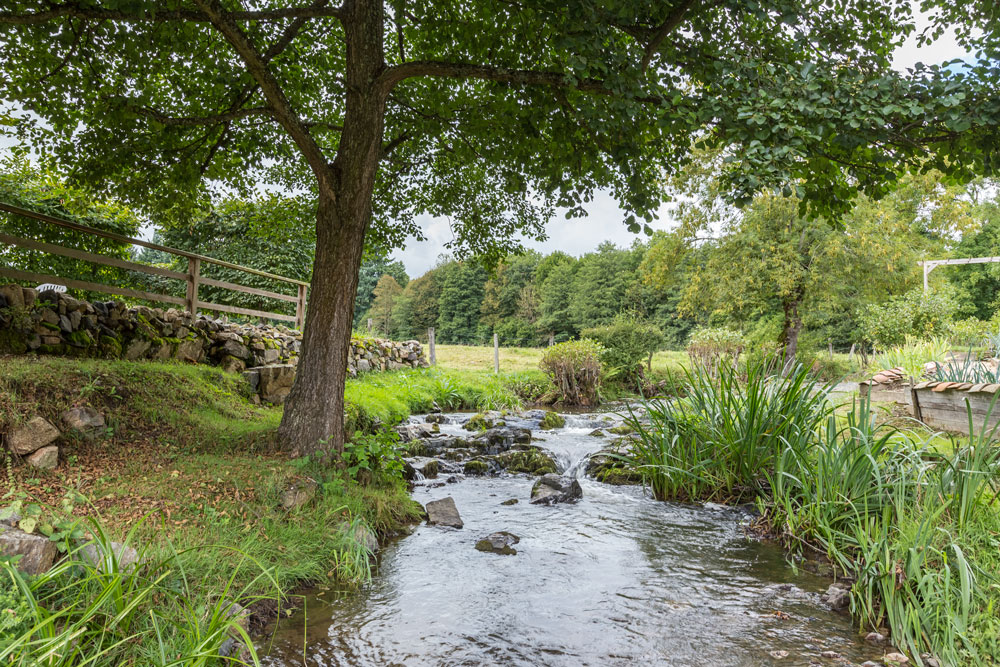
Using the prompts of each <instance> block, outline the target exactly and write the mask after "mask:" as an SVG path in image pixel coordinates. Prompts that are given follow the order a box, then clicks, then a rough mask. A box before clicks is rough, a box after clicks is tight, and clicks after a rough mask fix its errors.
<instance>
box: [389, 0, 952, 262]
mask: <svg viewBox="0 0 1000 667" xmlns="http://www.w3.org/2000/svg"><path fill="white" fill-rule="evenodd" d="M914 4H916V3H914ZM926 25H927V21H926V20H919V19H918V21H917V28H918V30H917V32H919V30H920V29H921V28H923V27H924V26H926ZM966 56H968V54H967V53H966V51H965V50H964V49H963V48H962V47H961V46H959V44H958V43H957V42H956V40H955V37H954V35H953V34H944V35H942V36H941V38H940V39H938V40H937V41H936V42H934V43H933V44H931V45H927V46H924V47H922V48H921V47H918V46H917V38H916V33H915V34H914V35H911V36H910V38H909V39H908V40H907V41H906V43H904V44H903V45H902V46H901V47H900V48H899V49H898V50H897V52H896V54H895V58H894V62H893V64H894V66H895V67H896V69H899V70H904V69H906V68H908V67H912V66H913V65H914V64H916V63H918V62H923V63H925V64H933V63H941V62H945V61H948V60H952V59H955V58H964V57H966ZM587 213H588V215H587V217H585V218H574V219H572V220H567V219H566V218H565V211H557V212H556V215H555V216H554V218H553V220H552V221H551V222H550V223H549V224H548V225H547V227H546V231H547V233H548V238H547V239H546V240H544V241H534V240H527V241H524V242H523V243H524V246H525V247H526V248H533V249H535V250H538V251H540V252H541V253H543V254H548V253H550V252H553V251H555V250H561V251H563V252H565V253H568V254H570V255H574V256H579V255H582V254H584V253H587V252H590V251H592V250H594V249H596V248H597V246H598V245H600V244H601V243H603V242H604V241H611V242H613V243H614V244H616V245H618V246H620V247H628V246H629V245H631V244H632V242H633V241H634V240H636V239H645V238H646V236H645V235H644V234H641V233H640V234H632V233H630V232H629V231H628V230H627V229H626V228H625V225H624V223H623V221H624V219H625V215H626V214H625V213H624V212H623V211H622V209H620V208H619V207H618V204H617V202H615V200H614V198H613V197H612V196H611V195H610V194H609V193H607V192H599V193H597V195H596V196H595V197H594V200H593V201H592V202H590V204H589V205H588V206H587ZM417 222H418V223H419V224H420V227H421V229H422V230H423V232H424V236H426V237H427V240H425V241H416V240H415V239H413V238H412V237H411V238H410V239H408V240H407V244H406V247H405V248H404V249H402V250H397V251H396V252H394V253H393V254H392V258H393V259H398V260H400V261H402V262H403V264H404V265H405V266H406V272H407V273H408V274H409V275H410V276H411V277H416V276H419V275H421V274H423V273H424V272H426V271H427V270H428V269H430V268H431V267H432V266H433V265H434V264H435V263H436V262H437V258H438V256H439V255H440V254H442V253H445V252H447V248H446V247H445V244H446V243H447V242H448V241H450V240H452V239H453V238H454V235H453V234H452V231H451V226H450V224H449V222H448V220H447V219H445V218H432V217H430V216H422V217H419V218H417ZM673 224H674V223H673V220H672V218H671V216H670V210H669V206H664V207H663V208H661V209H660V212H659V219H658V220H656V221H654V222H653V223H652V224H651V225H650V226H651V227H652V228H653V229H657V230H666V229H669V228H671V226H672V225H673Z"/></svg>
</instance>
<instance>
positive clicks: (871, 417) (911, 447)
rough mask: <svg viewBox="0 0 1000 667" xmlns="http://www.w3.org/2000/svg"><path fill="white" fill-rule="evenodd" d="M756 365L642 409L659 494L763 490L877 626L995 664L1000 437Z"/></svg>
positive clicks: (927, 646)
mask: <svg viewBox="0 0 1000 667" xmlns="http://www.w3.org/2000/svg"><path fill="white" fill-rule="evenodd" d="M745 374H746V377H745V378H741V377H737V376H736V374H735V373H732V372H726V371H724V372H723V373H722V374H721V375H722V377H720V378H709V377H707V376H706V375H704V374H701V373H695V374H693V375H692V376H690V377H689V378H688V380H689V386H688V388H687V396H686V397H685V398H684V399H682V400H679V401H675V402H661V401H655V402H652V403H649V404H647V405H646V406H645V414H644V418H643V419H641V420H640V419H636V420H632V421H631V425H632V426H633V427H634V429H635V430H636V432H637V435H636V442H635V444H634V445H633V457H632V464H633V465H634V466H635V467H636V469H638V470H639V471H641V472H642V473H643V475H644V477H645V480H646V482H647V483H648V484H649V485H650V487H651V488H652V490H653V492H654V494H655V495H656V497H658V498H660V499H661V500H675V499H676V500H693V501H715V502H722V503H745V502H754V503H756V505H757V507H758V509H759V510H760V512H761V513H762V515H763V519H762V521H761V522H760V523H759V524H758V526H760V527H762V528H763V529H764V531H765V532H767V533H768V534H769V535H771V536H773V537H775V538H776V539H777V540H779V541H780V542H781V543H782V544H784V545H785V546H786V547H787V548H789V549H790V550H791V552H792V554H793V555H803V556H807V557H809V558H810V559H817V558H818V559H821V560H825V561H826V562H827V563H829V566H830V568H831V569H832V571H833V572H834V573H835V575H836V576H837V578H838V579H840V580H841V581H843V582H844V583H843V585H842V586H840V592H839V593H838V592H837V591H832V592H831V593H830V599H831V603H832V604H836V605H837V606H840V607H843V608H845V609H849V610H850V611H851V613H852V615H853V616H854V618H855V619H856V620H857V621H858V622H859V623H860V624H861V626H862V627H863V628H864V629H865V630H866V631H867V630H870V631H872V632H875V633H876V635H878V634H890V641H891V642H892V643H893V644H894V645H895V646H898V647H899V648H900V649H902V651H903V652H905V653H907V654H908V655H909V656H910V660H911V661H913V662H914V663H916V664H921V665H924V664H926V665H990V664H997V662H998V661H1000V646H998V644H997V642H996V637H997V630H998V629H1000V615H998V614H997V611H996V610H997V609H1000V588H998V586H997V578H996V577H997V573H998V572H1000V561H998V557H997V546H998V542H997V536H998V535H1000V511H998V508H997V490H998V473H1000V449H998V448H997V447H996V445H995V443H994V442H993V440H994V436H995V434H994V433H989V434H987V435H986V436H984V437H983V438H981V439H976V438H966V439H964V440H950V439H949V440H948V445H947V446H946V447H945V446H943V444H942V437H941V436H940V435H935V434H933V433H931V432H930V431H929V430H927V429H923V428H920V427H919V425H917V424H915V423H913V422H910V424H909V428H908V429H907V430H897V429H894V428H889V427H887V426H886V425H885V424H884V423H880V422H879V420H878V415H877V414H876V411H875V410H873V409H872V408H871V407H870V406H869V405H868V404H866V403H856V404H854V406H853V407H851V408H850V409H847V410H844V409H841V410H840V411H839V413H838V412H837V411H835V409H834V407H833V405H831V404H830V403H829V402H827V401H826V399H825V391H824V390H820V391H816V386H815V385H814V383H813V380H812V378H811V377H809V375H808V373H807V372H806V371H804V370H802V369H799V370H797V371H795V372H794V373H793V374H791V375H790V376H789V377H788V378H787V379H785V380H781V381H777V380H775V379H773V378H770V377H768V376H767V374H766V372H765V371H764V369H763V368H761V367H753V366H751V367H748V368H747V369H745ZM882 628H888V630H883V629H882Z"/></svg>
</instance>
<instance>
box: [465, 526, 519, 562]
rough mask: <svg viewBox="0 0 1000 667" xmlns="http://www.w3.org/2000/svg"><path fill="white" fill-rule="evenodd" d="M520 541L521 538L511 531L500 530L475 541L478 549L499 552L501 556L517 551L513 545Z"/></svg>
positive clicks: (513, 553) (510, 554)
mask: <svg viewBox="0 0 1000 667" xmlns="http://www.w3.org/2000/svg"><path fill="white" fill-rule="evenodd" d="M520 541H521V538H520V537H518V536H517V535H514V534H513V533H508V532H507V531H505V530H501V531H499V532H496V533H492V534H490V535H487V536H486V537H484V538H482V539H481V540H479V541H478V542H476V549H477V550H478V551H485V552H487V553H493V554H499V555H501V556H513V555H515V554H516V553H517V550H516V549H514V545H515V544H517V543H518V542H520Z"/></svg>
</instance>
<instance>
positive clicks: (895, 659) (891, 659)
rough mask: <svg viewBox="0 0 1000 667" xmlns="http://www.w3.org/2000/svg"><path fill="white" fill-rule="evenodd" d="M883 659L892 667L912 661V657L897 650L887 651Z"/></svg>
mask: <svg viewBox="0 0 1000 667" xmlns="http://www.w3.org/2000/svg"><path fill="white" fill-rule="evenodd" d="M882 659H883V660H884V661H885V664H886V665H890V667H893V666H898V665H905V664H908V663H909V662H910V659H909V658H907V657H906V656H905V655H903V654H902V653H896V652H893V653H886V654H885V655H884V656H882Z"/></svg>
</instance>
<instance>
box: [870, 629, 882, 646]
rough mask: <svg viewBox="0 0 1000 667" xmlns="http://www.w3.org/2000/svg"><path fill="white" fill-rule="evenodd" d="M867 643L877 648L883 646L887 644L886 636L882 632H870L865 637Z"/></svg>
mask: <svg viewBox="0 0 1000 667" xmlns="http://www.w3.org/2000/svg"><path fill="white" fill-rule="evenodd" d="M865 641H866V642H868V643H869V644H874V645H875V646H882V645H883V644H885V635H883V634H882V633H881V632H869V633H868V634H867V635H865Z"/></svg>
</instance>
